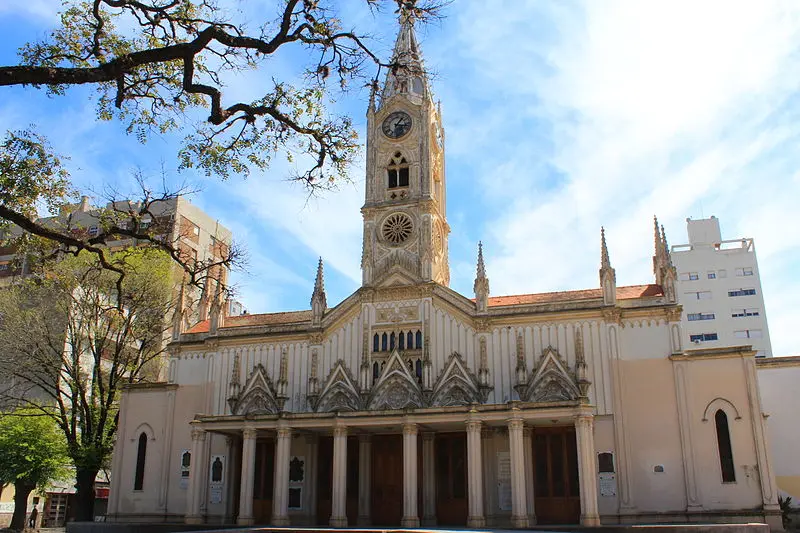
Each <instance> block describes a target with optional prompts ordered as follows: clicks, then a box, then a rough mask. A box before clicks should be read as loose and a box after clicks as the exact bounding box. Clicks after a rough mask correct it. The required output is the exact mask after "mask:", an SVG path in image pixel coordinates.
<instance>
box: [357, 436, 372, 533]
mask: <svg viewBox="0 0 800 533" xmlns="http://www.w3.org/2000/svg"><path fill="white" fill-rule="evenodd" d="M371 500H372V435H368V434H366V433H363V434H361V435H359V436H358V525H359V526H368V525H370V523H371V521H372V520H371V518H370V504H371V503H372V501H371Z"/></svg>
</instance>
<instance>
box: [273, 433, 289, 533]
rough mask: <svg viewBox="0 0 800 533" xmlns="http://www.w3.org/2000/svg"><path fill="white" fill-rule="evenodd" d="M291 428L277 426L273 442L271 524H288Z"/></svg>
mask: <svg viewBox="0 0 800 533" xmlns="http://www.w3.org/2000/svg"><path fill="white" fill-rule="evenodd" d="M291 450H292V428H288V427H279V428H278V439H277V441H276V443H275V466H274V468H275V472H274V485H273V489H272V525H273V526H288V525H289V459H290V452H291Z"/></svg>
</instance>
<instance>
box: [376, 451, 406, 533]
mask: <svg viewBox="0 0 800 533" xmlns="http://www.w3.org/2000/svg"><path fill="white" fill-rule="evenodd" d="M371 503H372V505H371V511H372V524H373V525H376V526H398V525H400V519H401V518H402V517H403V437H402V435H375V436H374V437H373V438H372V502H371Z"/></svg>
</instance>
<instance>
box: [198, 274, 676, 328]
mask: <svg viewBox="0 0 800 533" xmlns="http://www.w3.org/2000/svg"><path fill="white" fill-rule="evenodd" d="M663 295H664V291H663V290H662V289H661V286H660V285H652V284H651V285H630V286H628V287H617V299H618V300H630V299H634V298H646V297H651V296H663ZM602 297H603V292H602V291H601V290H600V289H585V290H581V291H560V292H543V293H539V294H515V295H510V296H492V297H490V298H489V307H502V306H506V305H525V304H542V303H552V302H567V301H571V300H592V299H596V298H602ZM310 320H311V311H310V310H306V311H288V312H284V313H263V314H259V315H240V316H229V317H226V318H225V325H224V326H223V327H224V328H226V329H227V328H240V327H246V326H273V325H280V324H296V323H299V322H308V321H310ZM208 330H209V321H208V320H204V321H202V322H198V323H197V324H195V325H194V326H192V327H191V328H190V329H189V330H188V331H187V332H186V333H208Z"/></svg>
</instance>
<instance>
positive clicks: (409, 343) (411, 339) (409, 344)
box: [406, 331, 414, 350]
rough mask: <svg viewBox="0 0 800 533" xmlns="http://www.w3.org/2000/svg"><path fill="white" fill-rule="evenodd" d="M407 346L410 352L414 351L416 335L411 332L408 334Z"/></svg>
mask: <svg viewBox="0 0 800 533" xmlns="http://www.w3.org/2000/svg"><path fill="white" fill-rule="evenodd" d="M406 346H407V347H408V349H409V350H413V349H414V334H413V333H411V332H410V331H409V332H408V333H407V334H406Z"/></svg>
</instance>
